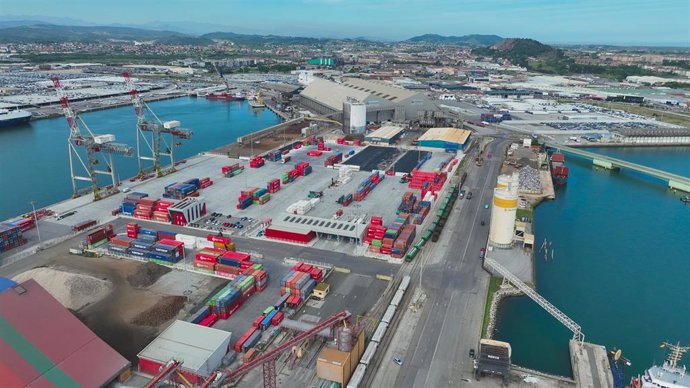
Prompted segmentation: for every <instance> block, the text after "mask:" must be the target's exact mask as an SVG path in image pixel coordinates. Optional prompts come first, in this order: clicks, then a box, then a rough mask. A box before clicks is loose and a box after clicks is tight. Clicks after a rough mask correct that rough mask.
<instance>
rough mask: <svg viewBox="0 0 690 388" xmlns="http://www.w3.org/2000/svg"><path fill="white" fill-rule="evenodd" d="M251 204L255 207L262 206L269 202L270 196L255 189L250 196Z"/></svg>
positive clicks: (262, 190)
mask: <svg viewBox="0 0 690 388" xmlns="http://www.w3.org/2000/svg"><path fill="white" fill-rule="evenodd" d="M251 196H252V203H253V204H255V205H263V204H265V203H266V202H268V201H270V200H271V194H270V193H269V192H268V190H266V189H257V190H255V191H254V192H253V193H252V194H251Z"/></svg>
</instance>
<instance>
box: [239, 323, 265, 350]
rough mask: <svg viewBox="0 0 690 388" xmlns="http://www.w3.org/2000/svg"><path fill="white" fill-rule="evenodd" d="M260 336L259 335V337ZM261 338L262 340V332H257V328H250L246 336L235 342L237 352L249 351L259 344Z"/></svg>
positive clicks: (243, 335)
mask: <svg viewBox="0 0 690 388" xmlns="http://www.w3.org/2000/svg"><path fill="white" fill-rule="evenodd" d="M257 334H258V335H257ZM259 338H261V332H260V331H258V330H257V328H256V327H254V326H252V327H250V328H249V329H248V330H247V331H246V332H245V333H244V334H242V337H240V339H238V340H237V342H235V346H234V349H235V352H237V353H240V352H242V351H243V350H247V349H249V348H251V347H252V346H254V345H255V344H256V343H257V342H259ZM250 344H251V346H248V347H245V345H250Z"/></svg>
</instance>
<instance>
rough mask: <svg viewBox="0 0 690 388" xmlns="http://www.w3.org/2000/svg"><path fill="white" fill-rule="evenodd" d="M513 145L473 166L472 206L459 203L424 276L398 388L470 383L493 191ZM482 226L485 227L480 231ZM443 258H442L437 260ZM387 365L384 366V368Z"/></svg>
mask: <svg viewBox="0 0 690 388" xmlns="http://www.w3.org/2000/svg"><path fill="white" fill-rule="evenodd" d="M508 143H509V141H505V140H499V141H495V142H493V143H491V144H490V145H489V146H488V147H487V151H486V153H487V154H488V153H491V154H493V155H496V156H494V157H492V158H491V159H489V160H486V161H485V163H484V165H483V166H481V167H475V166H473V165H472V167H470V170H469V174H468V178H467V181H466V182H465V185H464V188H465V189H466V190H467V191H472V194H473V198H472V199H471V200H467V199H463V200H458V201H457V202H456V205H455V208H454V210H453V212H452V213H451V217H450V219H449V221H448V223H447V224H446V225H447V226H446V228H445V229H444V231H443V234H442V235H441V238H440V239H439V242H437V243H436V246H435V247H434V252H432V254H431V255H430V256H431V257H435V259H431V260H430V261H431V262H433V263H434V264H427V265H425V266H424V268H423V272H422V286H423V289H424V291H425V292H426V293H427V296H428V297H427V301H426V302H425V303H424V308H423V310H422V315H421V318H420V320H419V323H418V325H417V327H416V329H415V333H414V335H413V336H412V338H414V339H416V340H413V341H412V343H410V346H409V348H408V350H407V353H406V354H405V355H404V360H405V366H404V367H403V368H400V373H398V376H397V379H396V381H395V384H394V386H396V387H420V388H422V387H457V386H461V385H463V384H467V383H465V382H463V381H462V379H463V378H470V379H472V380H474V379H473V377H472V360H471V359H470V358H469V357H468V352H469V349H470V348H475V349H476V348H477V344H478V342H479V334H480V331H481V325H482V318H483V312H484V302H485V296H486V295H485V293H486V287H487V283H488V280H489V276H488V274H487V273H486V272H485V271H484V270H483V269H482V266H481V260H480V259H479V251H480V248H481V247H483V246H484V245H485V243H486V239H487V237H488V221H489V219H490V210H489V209H484V204H486V203H490V201H491V197H492V188H493V187H494V184H495V182H496V177H497V175H498V172H499V171H500V166H501V156H500V155H501V153H502V152H501V151H500V149H501V148H503V147H505V146H506V145H507V144H508ZM482 220H485V221H487V225H486V226H480V222H481V221H482ZM439 255H440V256H439ZM386 362H387V360H384V361H383V365H386Z"/></svg>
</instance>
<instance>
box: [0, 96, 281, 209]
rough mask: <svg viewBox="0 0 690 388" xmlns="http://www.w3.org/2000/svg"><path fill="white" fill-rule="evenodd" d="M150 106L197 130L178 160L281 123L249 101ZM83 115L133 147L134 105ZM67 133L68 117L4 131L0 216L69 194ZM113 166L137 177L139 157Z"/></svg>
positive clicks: (162, 116)
mask: <svg viewBox="0 0 690 388" xmlns="http://www.w3.org/2000/svg"><path fill="white" fill-rule="evenodd" d="M150 106H151V108H152V109H153V111H154V112H156V115H158V117H159V118H160V119H161V120H163V121H166V120H180V121H181V122H182V126H183V127H185V128H189V129H191V130H192V131H193V132H194V135H193V137H192V139H190V140H187V141H183V142H182V146H180V147H177V148H176V149H175V157H176V159H178V160H179V159H182V158H186V157H189V156H192V155H195V154H197V153H199V152H202V151H207V150H209V149H212V148H216V147H219V146H221V145H225V144H229V143H234V142H235V140H236V139H237V137H239V136H242V135H245V134H247V133H250V132H253V131H256V130H259V129H262V128H265V127H268V126H271V125H275V124H277V123H279V122H280V119H279V118H278V117H277V116H276V115H275V114H274V113H273V112H271V111H269V110H268V109H262V110H259V111H254V110H250V108H249V107H248V106H247V104H246V102H232V103H227V102H223V101H208V100H206V99H203V98H186V97H185V98H179V99H174V100H166V101H159V102H154V103H151V104H150ZM82 117H83V118H84V121H85V122H86V123H87V124H88V125H89V127H90V128H91V130H92V131H94V132H95V133H96V134H104V133H112V134H114V135H116V136H117V141H118V142H121V143H127V144H130V145H132V146H135V144H136V132H135V128H136V117H135V116H134V109H133V108H132V107H131V106H125V107H121V108H114V109H108V110H102V111H97V112H90V113H84V114H82ZM68 134H69V130H68V127H67V122H66V121H65V119H64V117H58V118H53V119H46V120H38V121H34V122H31V123H30V124H27V125H25V126H20V127H13V128H4V129H0V145H1V146H2V149H0V220H3V219H7V218H9V217H13V216H16V215H18V214H21V213H24V212H27V211H29V210H31V205H30V204H29V203H28V201H31V200H35V201H36V207H39V206H47V205H50V204H52V203H55V202H58V201H61V200H64V199H67V198H70V197H71V195H72V186H71V183H70V179H69V161H68V154H67V137H68ZM135 152H136V151H135ZM115 167H116V171H117V172H118V175H119V176H120V178H121V179H122V180H125V179H127V178H129V177H131V176H134V175H136V172H137V163H136V157H135V158H125V157H116V161H115Z"/></svg>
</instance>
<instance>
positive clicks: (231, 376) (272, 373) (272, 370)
mask: <svg viewBox="0 0 690 388" xmlns="http://www.w3.org/2000/svg"><path fill="white" fill-rule="evenodd" d="M350 316H351V314H350V312H349V311H341V312H339V313H337V314H335V315H333V316H331V317H330V318H328V319H326V320H325V321H323V322H321V323H319V324H317V325H316V326H314V327H312V328H311V329H309V330H307V331H304V332H302V333H299V334H297V335H296V336H295V337H293V338H292V339H290V340H289V341H286V342H283V343H282V344H280V345H278V346H277V347H276V348H275V349H272V350H270V351H268V352H266V353H264V354H262V355H260V356H259V357H257V358H255V359H254V360H252V361H249V362H247V363H245V364H242V366H240V367H239V368H237V369H235V370H232V371H225V372H223V371H217V372H214V373H212V374H211V375H210V376H209V377H208V379H206V381H204V383H203V384H201V388H208V387H216V386H219V385H221V384H223V383H224V382H231V381H233V380H235V379H237V378H239V377H241V376H242V375H244V374H246V373H247V372H249V371H250V370H252V369H254V368H256V367H257V366H259V365H262V366H263V376H264V388H276V360H277V359H278V357H280V355H281V354H282V353H283V352H284V351H286V350H289V349H291V348H292V346H293V345H296V344H299V343H300V342H302V341H304V340H305V339H307V338H310V337H313V336H315V335H316V334H317V333H318V332H320V331H321V330H323V329H325V328H327V327H331V326H333V325H335V324H337V323H339V322H342V321H344V320H346V319H349V318H350Z"/></svg>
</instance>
